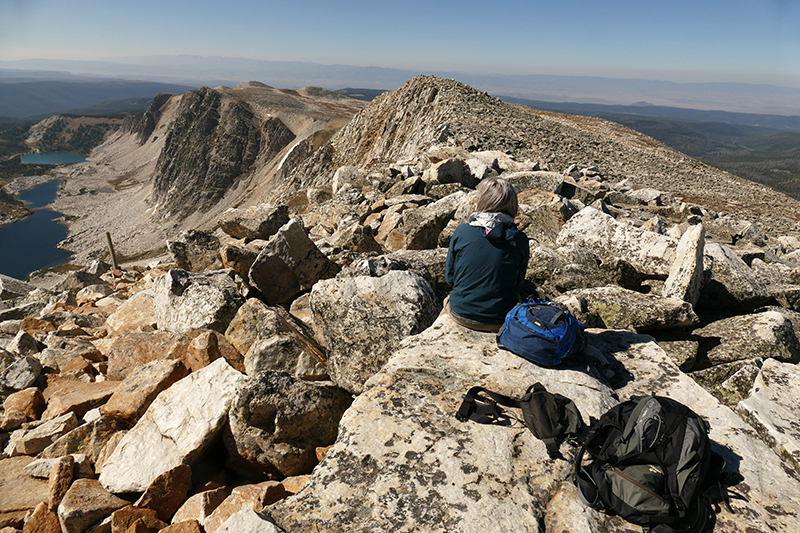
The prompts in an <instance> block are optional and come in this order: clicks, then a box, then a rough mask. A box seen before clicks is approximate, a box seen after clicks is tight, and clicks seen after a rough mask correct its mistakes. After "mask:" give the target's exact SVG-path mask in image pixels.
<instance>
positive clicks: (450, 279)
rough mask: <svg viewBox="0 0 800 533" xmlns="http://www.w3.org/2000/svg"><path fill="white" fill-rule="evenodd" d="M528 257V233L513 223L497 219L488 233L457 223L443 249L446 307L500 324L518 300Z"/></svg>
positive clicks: (462, 314) (471, 316)
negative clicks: (447, 287)
mask: <svg viewBox="0 0 800 533" xmlns="http://www.w3.org/2000/svg"><path fill="white" fill-rule="evenodd" d="M529 257H530V250H529V249H528V237H527V236H526V235H525V234H524V233H522V232H521V231H519V230H518V229H517V227H516V226H515V225H514V224H511V223H508V222H501V223H500V224H499V225H497V226H495V227H494V228H493V229H492V230H491V231H490V232H489V233H488V234H486V233H485V230H484V228H482V227H478V226H470V225H469V224H461V225H460V226H458V227H457V228H456V231H455V233H453V238H452V239H450V248H449V250H448V251H447V264H446V269H445V278H446V279H447V283H449V284H450V286H451V287H453V291H452V292H451V293H450V309H452V310H453V311H454V312H455V313H457V314H459V315H461V316H462V317H465V318H468V319H470V320H477V321H478V322H481V323H483V324H502V323H503V322H504V321H505V317H506V314H507V313H508V312H509V311H510V310H511V309H512V308H513V307H514V306H515V305H516V304H517V303H518V300H519V287H520V285H521V284H522V281H523V280H524V279H525V272H526V271H527V269H528V259H529Z"/></svg>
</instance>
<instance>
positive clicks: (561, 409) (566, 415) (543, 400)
mask: <svg viewBox="0 0 800 533" xmlns="http://www.w3.org/2000/svg"><path fill="white" fill-rule="evenodd" d="M500 405H503V406H506V407H517V408H519V409H521V410H522V418H523V419H524V421H525V425H526V426H527V427H528V429H530V430H531V433H533V434H534V435H535V436H536V437H537V438H538V439H541V440H542V441H544V444H545V446H546V447H547V453H548V454H549V455H550V457H553V458H560V457H561V454H560V453H559V450H558V446H559V444H560V443H561V441H563V440H565V439H568V440H571V441H574V440H575V439H577V437H578V436H580V434H581V433H582V431H583V429H584V427H585V425H584V423H583V418H582V417H581V413H580V411H578V407H577V406H576V405H575V402H573V401H572V400H570V399H569V398H567V397H566V396H562V395H561V394H554V393H551V392H548V391H547V389H545V388H544V386H543V385H542V384H541V383H534V384H533V385H531V386H530V387H529V388H528V391H527V392H526V393H525V396H523V397H522V398H521V399H519V400H517V399H514V398H509V397H508V396H504V395H502V394H498V393H496V392H491V391H488V390H486V389H484V388H483V387H472V388H471V389H469V391H467V394H465V395H464V401H463V402H462V403H461V406H460V407H459V409H458V412H456V418H457V419H458V420H460V421H462V422H465V421H467V420H473V421H475V422H478V423H481V424H498V425H505V426H508V425H511V417H510V416H509V415H508V413H506V412H505V411H503V409H501V408H500V407H499V406H500Z"/></svg>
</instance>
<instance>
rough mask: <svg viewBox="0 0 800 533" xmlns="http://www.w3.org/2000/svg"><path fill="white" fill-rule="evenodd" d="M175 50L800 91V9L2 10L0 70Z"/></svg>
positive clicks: (91, 4) (740, 0)
mask: <svg viewBox="0 0 800 533" xmlns="http://www.w3.org/2000/svg"><path fill="white" fill-rule="evenodd" d="M179 54H191V55H201V56H226V57H246V58H253V59H266V60H279V61H311V62H317V63H324V64H334V63H338V64H347V65H359V66H381V67H395V68H407V69H412V70H420V71H422V70H434V69H437V70H448V71H459V72H487V73H489V72H490V73H509V74H568V75H592V76H598V75H599V76H607V77H636V78H649V79H662V80H673V81H746V82H754V83H773V84H777V85H787V86H793V87H800V0H761V1H755V0H753V1H745V0H659V1H654V0H638V1H632V0H606V1H604V2H601V1H598V0H560V1H553V0H550V1H547V2H544V1H532V0H527V1H525V0H514V1H502V0H500V1H483V2H476V1H474V0H461V1H458V2H456V1H451V0H444V1H437V0H428V1H421V0H405V1H400V0H395V1H393V2H380V1H371V2H368V1H362V0H347V1H338V2H337V1H330V0H329V1H325V0H294V1H292V0H281V1H279V2H275V1H250V0H213V1H207V0H192V1H188V0H160V1H153V0H132V1H128V2H120V1H116V0H73V1H69V2H67V1H64V0H0V60H14V59H30V58H52V59H87V60H97V59H113V58H119V57H122V56H139V55H179Z"/></svg>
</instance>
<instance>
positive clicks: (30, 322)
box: [19, 317, 57, 335]
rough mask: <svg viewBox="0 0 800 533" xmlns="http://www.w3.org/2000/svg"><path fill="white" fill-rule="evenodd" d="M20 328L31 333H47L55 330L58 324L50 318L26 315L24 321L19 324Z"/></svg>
mask: <svg viewBox="0 0 800 533" xmlns="http://www.w3.org/2000/svg"><path fill="white" fill-rule="evenodd" d="M19 329H21V330H24V331H27V332H28V333H30V334H31V335H33V334H34V333H42V334H47V333H50V332H51V331H55V330H56V329H57V328H56V325H55V324H53V323H52V322H50V321H48V320H42V319H41V318H33V317H25V318H23V319H22V323H21V324H20V325H19Z"/></svg>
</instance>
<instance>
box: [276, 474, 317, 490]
mask: <svg viewBox="0 0 800 533" xmlns="http://www.w3.org/2000/svg"><path fill="white" fill-rule="evenodd" d="M310 482H311V476H309V475H304V476H290V477H287V478H285V479H284V480H283V481H281V484H282V485H283V488H284V489H286V492H288V493H289V494H297V493H298V492H300V491H301V490H303V487H305V486H306V485H308V484H309V483H310Z"/></svg>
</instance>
